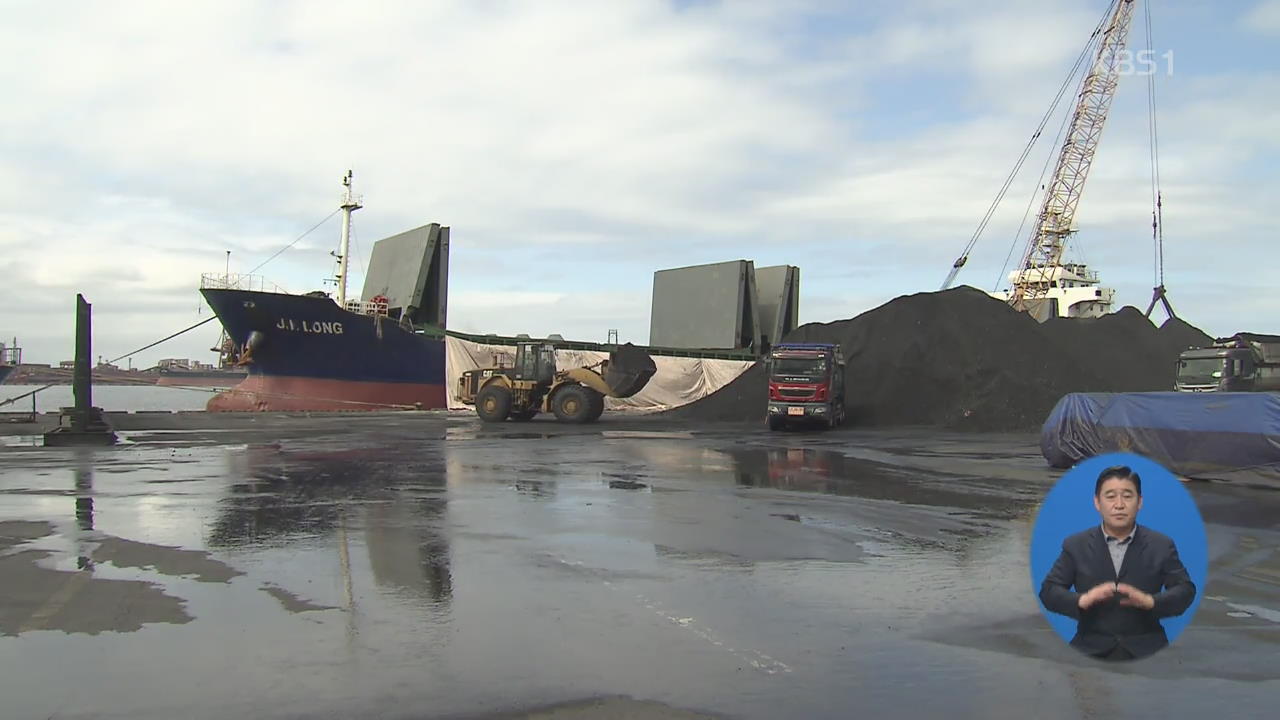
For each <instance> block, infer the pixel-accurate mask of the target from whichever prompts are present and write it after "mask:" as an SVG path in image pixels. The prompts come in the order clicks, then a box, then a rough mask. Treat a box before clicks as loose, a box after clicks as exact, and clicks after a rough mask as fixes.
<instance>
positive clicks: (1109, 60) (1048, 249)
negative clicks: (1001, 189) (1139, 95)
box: [1008, 0, 1137, 310]
mask: <svg viewBox="0 0 1280 720" xmlns="http://www.w3.org/2000/svg"><path fill="white" fill-rule="evenodd" d="M1136 5H1137V0H1115V8H1114V10H1113V11H1112V13H1111V17H1110V20H1109V22H1107V24H1106V28H1105V30H1104V31H1103V34H1102V39H1101V41H1100V43H1099V45H1098V54H1097V57H1096V58H1095V59H1094V62H1093V66H1092V67H1091V68H1090V70H1089V74H1088V75H1086V76H1085V79H1084V82H1083V83H1082V85H1081V90H1080V96H1079V101H1078V102H1077V103H1076V108H1075V112H1074V114H1073V115H1072V118H1071V124H1070V127H1069V129H1068V130H1067V135H1066V141H1065V142H1064V143H1063V145H1062V149H1061V151H1060V153H1059V155H1058V161H1057V165H1056V166H1055V167H1054V171H1053V175H1052V176H1051V179H1050V181H1049V185H1048V188H1047V189H1046V191H1045V195H1044V201H1043V204H1042V205H1041V208H1040V212H1039V215H1038V216H1037V218H1036V224H1035V226H1034V227H1033V229H1032V234H1031V237H1030V239H1029V240H1028V242H1027V247H1026V250H1025V251H1024V252H1023V256H1022V265H1021V269H1020V271H1018V272H1016V273H1015V278H1014V279H1013V282H1012V283H1011V285H1012V287H1011V292H1010V293H1009V296H1008V302H1009V304H1010V305H1012V306H1013V307H1015V308H1017V309H1019V310H1026V309H1027V301H1029V300H1035V299H1038V298H1042V297H1044V296H1045V295H1047V294H1048V290H1049V288H1050V287H1051V282H1052V281H1053V277H1052V276H1053V271H1054V270H1055V269H1058V268H1060V267H1061V265H1062V258H1063V255H1064V253H1065V252H1066V248H1067V238H1068V236H1069V235H1070V234H1071V232H1072V229H1071V228H1072V224H1073V223H1074V221H1075V215H1076V208H1077V207H1078V206H1079V204H1080V196H1081V194H1082V193H1083V191H1084V183H1085V179H1086V178H1087V177H1088V175H1089V168H1090V166H1091V165H1092V164H1093V158H1094V155H1095V154H1096V153H1097V151H1098V141H1099V139H1100V138H1101V136H1102V127H1103V125H1105V124H1106V121H1107V112H1108V111H1109V110H1110V109H1111V101H1112V99H1113V98H1115V93H1116V86H1117V85H1118V84H1119V80H1120V70H1121V66H1122V64H1123V63H1124V62H1125V43H1126V41H1127V39H1128V36H1129V26H1130V24H1131V22H1132V20H1133V10H1134V7H1135V6H1136Z"/></svg>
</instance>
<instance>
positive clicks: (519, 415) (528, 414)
mask: <svg viewBox="0 0 1280 720" xmlns="http://www.w3.org/2000/svg"><path fill="white" fill-rule="evenodd" d="M537 415H538V411H537V410H521V411H520V412H513V413H511V419H512V420H516V421H519V422H525V421H528V420H532V419H534V418H535V417H537Z"/></svg>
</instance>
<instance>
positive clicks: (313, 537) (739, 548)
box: [0, 417, 1280, 718]
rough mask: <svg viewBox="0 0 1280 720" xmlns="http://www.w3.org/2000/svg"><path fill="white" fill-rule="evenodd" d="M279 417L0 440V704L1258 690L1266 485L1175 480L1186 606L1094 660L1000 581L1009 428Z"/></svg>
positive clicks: (836, 711) (800, 713) (609, 713)
mask: <svg viewBox="0 0 1280 720" xmlns="http://www.w3.org/2000/svg"><path fill="white" fill-rule="evenodd" d="M306 422H308V421H307V420H305V419H297V420H294V421H291V424H289V425H288V426H287V428H286V429H282V430H281V432H279V433H275V434H273V433H272V432H271V429H270V428H256V429H255V430H254V431H253V432H252V433H249V434H243V435H238V434H236V433H235V432H231V431H227V432H222V433H221V434H209V435H206V436H197V435H192V436H191V437H189V438H188V441H187V442H185V443H175V441H174V434H173V433H164V434H163V435H162V437H163V438H164V439H163V442H156V443H151V442H148V436H147V434H146V433H141V432H139V433H135V434H134V435H133V437H132V439H133V440H134V444H132V445H130V446H128V447H125V448H116V449H112V450H105V451H104V450H98V451H81V452H71V451H55V450H43V449H28V448H11V449H9V450H6V451H4V452H5V454H4V455H0V588H3V590H2V591H0V663H3V667H5V668H6V672H5V673H4V674H3V675H2V676H0V693H2V694H3V696H4V697H5V705H6V714H5V717H50V716H57V717H179V716H181V717H215V716H216V717H226V716H229V715H230V716H238V715H243V716H254V717H283V716H288V717H298V716H307V717H335V718H336V717H364V716H381V717H404V718H419V717H504V718H506V717H510V718H515V717H540V718H541V717H545V718H578V717H635V718H649V717H655V718H656V717H679V718H697V717H749V718H775V717H841V718H843V717H849V716H851V715H852V714H854V713H858V714H864V713H866V714H870V713H891V714H893V715H895V716H903V715H904V714H905V715H906V716H911V717H915V716H941V715H945V716H947V717H983V718H986V717H1026V716H1029V715H1030V716H1035V717H1047V718H1059V717H1062V718H1068V717H1081V716H1098V717H1102V716H1122V717H1123V716H1150V715H1160V716H1163V717H1182V716H1203V715H1205V714H1207V713H1210V712H1214V713H1218V714H1220V712H1221V708H1222V707H1224V706H1227V705H1228V704H1229V706H1230V707H1232V708H1233V709H1234V711H1238V712H1239V713H1240V714H1241V715H1242V716H1249V715H1253V716H1262V715H1265V714H1267V713H1268V712H1269V711H1270V704H1271V703H1272V701H1273V700H1274V697H1276V696H1277V694H1280V670H1277V669H1276V667H1275V665H1274V662H1273V658H1274V651H1275V649H1276V646H1277V645H1278V644H1280V550H1278V548H1280V542H1278V540H1280V527H1278V526H1280V514H1277V512H1276V511H1277V510H1280V492H1275V491H1264V490H1258V489H1253V488H1242V487H1238V486H1226V485H1208V484H1198V485H1194V486H1192V487H1193V492H1194V493H1195V494H1196V496H1197V500H1198V501H1199V502H1200V505H1201V507H1202V508H1203V509H1204V515H1205V517H1206V520H1207V521H1208V522H1209V529H1210V533H1209V535H1210V540H1211V545H1212V548H1211V556H1212V557H1213V558H1214V560H1213V563H1214V565H1213V576H1212V579H1211V583H1210V586H1209V587H1208V588H1207V589H1206V591H1205V593H1206V595H1205V600H1204V602H1203V603H1202V605H1201V609H1200V612H1199V614H1198V615H1197V617H1196V620H1195V622H1194V623H1193V624H1192V626H1191V627H1190V628H1189V629H1188V630H1187V632H1186V633H1185V634H1184V635H1183V636H1182V637H1181V638H1180V639H1179V641H1178V642H1177V643H1176V644H1175V646H1174V647H1173V648H1170V649H1169V650H1166V651H1165V652H1163V653H1161V654H1159V655H1157V656H1156V657H1154V658H1152V659H1150V660H1148V661H1145V662H1142V663H1138V664H1133V665H1128V666H1124V667H1121V668H1116V667H1112V666H1107V667H1098V666H1096V665H1094V664H1092V663H1091V662H1089V661H1087V660H1086V659H1085V658H1083V657H1080V656H1078V655H1076V654H1075V653H1074V651H1071V650H1069V649H1067V648H1066V647H1064V646H1063V645H1062V644H1061V642H1060V641H1059V640H1058V638H1057V636H1056V635H1055V634H1054V633H1053V631H1052V630H1051V629H1050V628H1049V626H1048V624H1047V623H1046V622H1044V620H1043V619H1042V618H1041V617H1040V615H1039V614H1038V609H1037V605H1036V601H1035V599H1034V596H1033V594H1032V590H1031V588H1030V580H1029V572H1028V569H1027V561H1026V552H1027V543H1028V541H1029V536H1030V523H1031V521H1032V519H1033V517H1034V513H1035V511H1036V507H1037V503H1038V501H1039V498H1040V497H1041V495H1042V494H1043V492H1044V491H1045V490H1046V489H1047V488H1048V487H1049V486H1050V485H1051V483H1052V482H1053V480H1054V474H1052V473H1050V472H1048V471H1047V470H1046V469H1045V468H1044V467H1043V463H1042V462H1040V463H1037V462H1036V459H1037V458H1038V455H1037V453H1036V450H1035V447H1034V445H1033V444H1032V443H1033V442H1034V439H1033V438H1018V437H1004V436H955V435H939V434H933V433H928V432H926V431H902V432H898V433H889V432H882V433H868V432H853V433H826V434H815V435H804V434H795V433H788V434H785V435H771V434H769V433H767V432H761V431H759V430H757V429H755V428H744V427H734V426H721V427H710V428H707V427H697V428H694V427H683V428H675V429H673V430H671V431H664V430H663V429H661V428H659V427H658V426H656V425H654V424H653V423H647V424H637V425H634V426H627V425H626V424H625V423H613V424H608V423H602V424H601V425H600V426H598V427H596V428H594V429H584V428H565V427H562V426H559V425H557V424H554V423H540V424H537V425H536V427H524V428H522V429H520V430H511V431H506V430H503V429H501V428H484V427H481V426H479V425H478V424H476V423H474V421H472V420H471V419H470V418H466V419H461V418H444V417H435V418H425V419H417V420H414V421H412V422H410V421H397V424H391V425H388V426H385V427H380V426H377V425H374V424H372V423H371V421H369V420H354V421H351V422H350V423H348V424H347V425H346V426H342V425H338V424H336V423H333V422H332V421H330V420H329V419H325V420H323V421H319V420H317V421H316V423H315V424H314V425H312V426H310V429H311V432H309V433H308V432H304V431H303V430H305V429H306V427H307V426H306V425H305V423H306ZM918 448H927V450H925V449H918ZM1234 518H1240V519H1241V521H1240V522H1239V523H1237V522H1235V521H1234V520H1233V519H1234ZM10 711H12V712H10Z"/></svg>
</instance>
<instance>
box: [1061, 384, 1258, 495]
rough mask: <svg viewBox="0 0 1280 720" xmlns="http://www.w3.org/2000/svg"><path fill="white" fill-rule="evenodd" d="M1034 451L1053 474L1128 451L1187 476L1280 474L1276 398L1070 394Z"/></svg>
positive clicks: (1254, 396) (1175, 394)
mask: <svg viewBox="0 0 1280 720" xmlns="http://www.w3.org/2000/svg"><path fill="white" fill-rule="evenodd" d="M1040 452H1041V453H1043V454H1044V458H1045V460H1048V461H1049V464H1050V465H1052V466H1053V467H1060V468H1065V467H1071V466H1072V465H1075V464H1076V463H1077V462H1080V461H1081V460H1084V459H1087V458H1090V457H1093V456H1094V455H1100V454H1102V453H1108V452H1133V453H1137V454H1139V455H1145V456H1146V457H1149V458H1151V459H1152V460H1155V461H1157V462H1159V463H1160V464H1162V465H1164V466H1165V467H1167V468H1169V469H1170V470H1172V471H1173V472H1176V473H1178V474H1180V475H1183V476H1187V477H1192V476H1213V475H1220V474H1222V473H1224V472H1234V471H1241V470H1256V471H1261V472H1266V473H1272V472H1280V394H1277V393H1262V392H1257V393H1178V392H1146V393H1072V394H1070V395H1066V396H1064V397H1063V398H1062V399H1061V400H1059V401H1058V404H1057V405H1056V406H1055V407H1054V408H1053V412H1051V413H1049V418H1048V419H1047V420H1045V422H1044V427H1043V429H1042V430H1041V431H1040Z"/></svg>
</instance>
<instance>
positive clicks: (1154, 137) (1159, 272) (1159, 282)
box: [1143, 3, 1164, 288]
mask: <svg viewBox="0 0 1280 720" xmlns="http://www.w3.org/2000/svg"><path fill="white" fill-rule="evenodd" d="M1143 10H1145V11H1146V12H1145V15H1146V26H1147V47H1148V48H1150V49H1152V51H1153V52H1154V48H1155V37H1154V36H1153V34H1152V31H1151V3H1146V4H1145V5H1144V6H1143ZM1147 130H1148V132H1149V133H1150V138H1151V139H1150V152H1151V244H1152V253H1153V257H1152V259H1153V260H1154V261H1155V267H1154V268H1153V270H1152V272H1153V275H1154V276H1155V277H1154V279H1155V287H1157V288H1163V287H1164V208H1163V205H1164V203H1163V197H1162V196H1161V193H1160V137H1159V132H1158V130H1159V128H1158V127H1157V123H1156V73H1155V70H1154V69H1153V70H1152V72H1151V73H1150V74H1148V75H1147Z"/></svg>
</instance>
